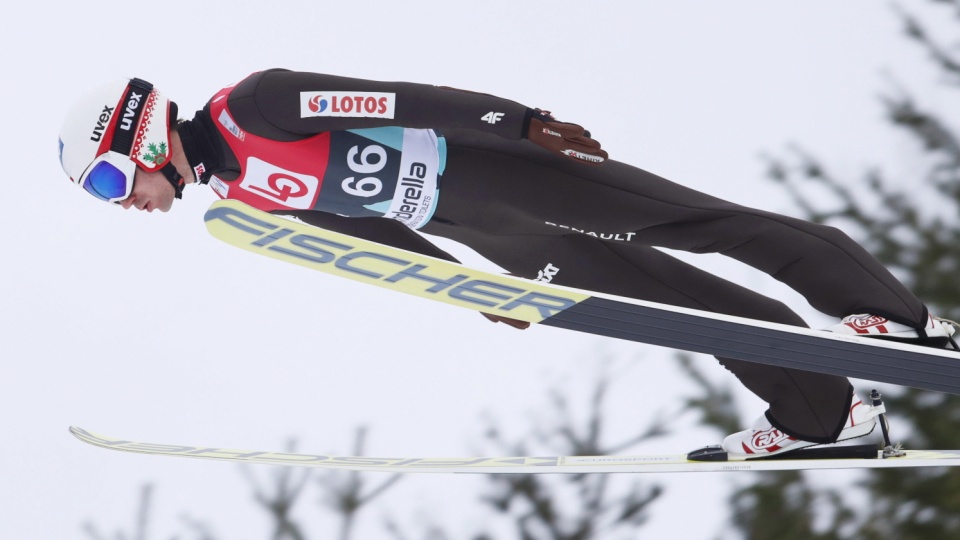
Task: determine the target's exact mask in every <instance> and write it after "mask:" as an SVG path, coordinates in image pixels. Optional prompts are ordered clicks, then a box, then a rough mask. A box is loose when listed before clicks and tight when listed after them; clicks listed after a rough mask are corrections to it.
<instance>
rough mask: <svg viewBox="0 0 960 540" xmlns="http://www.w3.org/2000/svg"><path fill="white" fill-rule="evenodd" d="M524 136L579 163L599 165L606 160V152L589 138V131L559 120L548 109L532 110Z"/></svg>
mask: <svg viewBox="0 0 960 540" xmlns="http://www.w3.org/2000/svg"><path fill="white" fill-rule="evenodd" d="M526 138H527V139H530V141H532V142H533V143H535V144H537V145H539V146H542V147H543V148H546V149H547V150H550V151H551V152H557V153H560V154H563V155H565V156H567V157H569V158H571V159H575V160H577V161H579V162H580V163H589V164H592V165H599V164H601V163H603V162H604V161H606V160H607V152H606V151H604V150H601V149H600V143H599V142H597V141H595V140H593V139H591V138H590V132H589V131H586V130H584V129H583V128H582V127H580V126H578V125H577V124H568V123H566V122H559V121H557V119H555V118H554V117H553V116H552V115H551V114H550V112H549V111H541V110H540V109H535V110H533V113H532V116H531V117H530V128H529V129H528V130H527V133H526Z"/></svg>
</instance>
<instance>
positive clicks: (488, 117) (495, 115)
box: [480, 111, 505, 124]
mask: <svg viewBox="0 0 960 540" xmlns="http://www.w3.org/2000/svg"><path fill="white" fill-rule="evenodd" d="M504 114H505V113H502V112H493V111H490V112H488V113H487V114H485V115H483V116H481V117H480V119H481V120H483V121H484V122H486V123H488V124H496V123H497V122H499V121H500V119H501V118H503V116H504Z"/></svg>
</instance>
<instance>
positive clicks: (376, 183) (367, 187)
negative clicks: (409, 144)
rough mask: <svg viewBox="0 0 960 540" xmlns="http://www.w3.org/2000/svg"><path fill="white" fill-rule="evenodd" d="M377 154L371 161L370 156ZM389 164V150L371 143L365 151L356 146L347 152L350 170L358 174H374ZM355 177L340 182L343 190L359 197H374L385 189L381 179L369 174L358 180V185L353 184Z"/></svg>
mask: <svg viewBox="0 0 960 540" xmlns="http://www.w3.org/2000/svg"><path fill="white" fill-rule="evenodd" d="M357 154H360V160H359V161H357ZM371 155H376V156H377V158H378V159H377V160H376V161H374V162H373V163H371V162H370V156H371ZM386 165H387V151H386V150H384V149H383V147H381V146H377V145H375V144H374V145H370V146H368V147H366V148H364V149H363V152H360V147H359V146H354V147H353V148H351V149H350V151H349V152H347V166H348V167H350V170H351V171H353V172H355V173H358V174H372V173H375V172H378V171H380V170H381V169H383V168H384V167H385V166H386ZM354 179H355V177H353V176H351V177H349V178H344V179H343V182H342V183H341V184H340V187H342V188H343V191H345V192H347V193H349V194H351V195H356V196H357V197H373V196H374V195H376V194H378V193H380V191H381V190H382V189H383V182H381V181H380V179H378V178H376V177H373V176H368V177H366V178H361V179H360V180H359V181H357V183H356V185H351V184H353V183H354Z"/></svg>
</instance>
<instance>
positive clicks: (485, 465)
mask: <svg viewBox="0 0 960 540" xmlns="http://www.w3.org/2000/svg"><path fill="white" fill-rule="evenodd" d="M70 433H72V434H73V435H74V436H75V437H77V438H78V439H80V440H81V441H83V442H85V443H88V444H91V445H94V446H98V447H101V448H107V449H111V450H119V451H124V452H134V453H140V454H151V455H162V456H178V457H188V458H195V459H208V460H214V461H227V462H236V463H255V464H261V465H286V466H292V467H313V468H321V469H341V470H352V471H377V472H390V473H473V474H478V473H479V474H550V473H568V474H582V473H674V472H733V471H786V470H808V469H883V468H896V467H944V466H947V467H949V466H956V465H960V450H907V451H906V454H905V455H904V456H902V457H891V458H882V457H880V456H882V453H881V451H880V450H879V449H878V451H877V456H878V457H877V459H804V460H790V459H778V460H759V461H758V460H750V461H712V462H711V461H689V460H688V459H687V457H686V454H675V455H637V456H550V457H536V456H522V457H462V458H378V457H365V456H329V455H319V454H293V453H285V452H258V451H248V450H233V449H227V448H220V447H211V446H185V445H170V444H153V443H140V442H134V441H128V440H124V439H115V438H112V437H106V436H103V435H98V434H94V433H91V432H89V431H86V430H84V429H82V428H78V427H71V428H70Z"/></svg>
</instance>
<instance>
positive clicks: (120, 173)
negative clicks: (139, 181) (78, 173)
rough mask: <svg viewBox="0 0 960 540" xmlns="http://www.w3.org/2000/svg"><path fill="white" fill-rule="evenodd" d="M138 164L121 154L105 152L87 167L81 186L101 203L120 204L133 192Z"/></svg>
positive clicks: (81, 179)
mask: <svg viewBox="0 0 960 540" xmlns="http://www.w3.org/2000/svg"><path fill="white" fill-rule="evenodd" d="M136 172H137V164H136V163H134V162H133V161H131V160H130V158H129V157H128V156H125V155H123V154H121V153H119V152H115V151H113V150H111V151H109V152H105V153H103V154H101V155H99V156H97V159H95V160H93V163H91V164H90V166H89V167H87V170H86V171H84V173H83V176H82V177H81V178H80V182H79V184H80V186H81V187H83V189H84V190H86V192H87V193H89V194H91V195H93V196H94V197H96V198H98V199H100V200H101V201H106V202H111V203H118V202H120V201H122V200H124V199H126V198H127V197H129V196H130V192H132V191H133V177H134V175H135V174H136Z"/></svg>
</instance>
